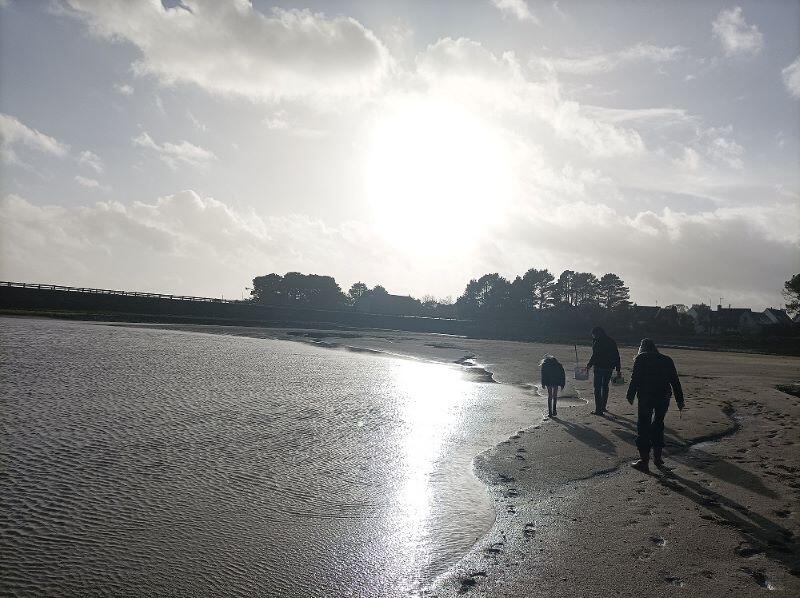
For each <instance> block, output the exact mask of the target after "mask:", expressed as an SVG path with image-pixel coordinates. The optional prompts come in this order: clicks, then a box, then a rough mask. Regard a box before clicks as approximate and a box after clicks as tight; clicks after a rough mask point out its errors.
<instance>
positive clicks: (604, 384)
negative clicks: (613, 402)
mask: <svg viewBox="0 0 800 598" xmlns="http://www.w3.org/2000/svg"><path fill="white" fill-rule="evenodd" d="M609 382H611V368H609V369H606V368H599V367H596V366H595V368H594V410H595V411H596V412H597V413H603V412H605V410H606V405H607V404H608V383H609Z"/></svg>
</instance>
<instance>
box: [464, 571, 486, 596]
mask: <svg viewBox="0 0 800 598" xmlns="http://www.w3.org/2000/svg"><path fill="white" fill-rule="evenodd" d="M481 577H486V571H478V572H477V573H470V574H469V576H467V577H465V578H463V579H462V580H461V588H459V590H458V591H459V593H461V594H464V593H466V592H468V591H469V590H470V588H474V587H475V586H476V585H477V583H478V578H481Z"/></svg>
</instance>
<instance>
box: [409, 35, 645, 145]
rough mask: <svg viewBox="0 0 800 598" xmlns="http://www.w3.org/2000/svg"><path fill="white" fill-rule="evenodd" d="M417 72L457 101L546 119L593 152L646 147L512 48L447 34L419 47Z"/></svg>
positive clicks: (556, 130)
mask: <svg viewBox="0 0 800 598" xmlns="http://www.w3.org/2000/svg"><path fill="white" fill-rule="evenodd" d="M417 74H418V76H419V77H421V78H422V79H423V80H424V82H425V83H426V85H427V86H428V89H429V93H432V94H444V95H446V96H447V98H448V99H450V100H454V101H456V102H457V103H458V104H470V103H479V104H480V109H481V111H482V112H484V113H485V112H487V111H488V112H489V113H497V112H503V111H504V112H507V113H508V114H509V115H511V116H513V117H514V118H516V119H533V120H536V121H538V122H541V123H544V124H545V125H546V126H547V127H548V128H549V129H550V131H551V132H552V133H555V135H556V137H557V138H558V139H560V140H563V141H568V142H570V143H572V144H577V145H578V146H581V147H583V148H584V149H585V150H588V152H589V153H590V154H591V155H592V156H594V157H598V158H607V157H612V156H620V155H636V154H640V153H641V152H642V151H644V149H645V148H644V143H643V141H642V139H641V137H640V136H639V134H638V133H637V132H636V131H635V130H633V129H629V128H623V127H618V126H616V125H614V124H611V123H607V122H604V121H602V120H599V119H597V118H592V117H591V116H590V115H588V114H587V112H586V109H585V107H583V106H581V104H579V103H578V102H575V101H568V100H564V99H563V98H562V97H561V91H560V87H559V85H558V82H557V81H556V80H555V78H553V77H552V76H548V75H546V76H544V77H542V78H541V79H539V80H531V79H529V78H528V77H527V76H526V73H525V72H524V71H523V68H522V65H520V63H519V61H518V60H517V58H516V56H515V55H514V53H513V52H506V53H504V54H502V55H501V56H496V55H495V54H493V53H492V52H489V51H488V50H486V48H484V47H483V46H482V45H481V44H480V43H478V42H475V41H473V40H469V39H466V38H459V39H456V40H454V39H451V38H444V39H440V40H439V41H437V42H436V43H435V44H432V45H430V46H428V48H427V49H426V50H425V51H424V52H422V53H420V55H419V56H418V57H417ZM516 124H519V123H516Z"/></svg>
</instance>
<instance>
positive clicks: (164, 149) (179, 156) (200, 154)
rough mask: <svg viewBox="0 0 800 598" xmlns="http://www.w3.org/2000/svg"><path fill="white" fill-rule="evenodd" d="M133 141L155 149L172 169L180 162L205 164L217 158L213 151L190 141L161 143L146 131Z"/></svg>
mask: <svg viewBox="0 0 800 598" xmlns="http://www.w3.org/2000/svg"><path fill="white" fill-rule="evenodd" d="M132 141H133V144H134V145H136V146H139V147H143V148H147V149H151V150H153V151H155V152H156V153H157V154H158V156H159V158H161V160H162V161H163V162H164V163H165V164H166V165H167V166H169V167H170V168H172V169H175V168H177V167H178V166H179V165H180V164H186V165H189V166H204V165H206V164H208V162H210V161H211V160H215V159H216V156H215V155H214V154H213V152H211V151H209V150H207V149H204V148H202V147H199V146H197V145H194V144H192V143H189V142H188V141H181V142H180V143H171V142H169V141H167V142H165V143H163V144H160V145H159V144H158V143H156V142H155V141H153V138H152V137H150V135H149V134H148V133H147V132H146V131H143V132H142V133H140V134H139V135H137V136H136V137H134V138H133V139H132Z"/></svg>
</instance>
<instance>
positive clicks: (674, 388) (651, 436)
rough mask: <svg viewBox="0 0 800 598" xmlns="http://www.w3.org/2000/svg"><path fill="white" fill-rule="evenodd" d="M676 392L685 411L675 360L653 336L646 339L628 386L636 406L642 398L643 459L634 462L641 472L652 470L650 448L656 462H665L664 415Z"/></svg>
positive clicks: (640, 446)
mask: <svg viewBox="0 0 800 598" xmlns="http://www.w3.org/2000/svg"><path fill="white" fill-rule="evenodd" d="M672 393H675V402H676V403H677V405H678V409H679V410H681V411H683V406H684V398H683V389H682V388H681V382H680V380H679V379H678V371H677V370H676V369H675V363H674V362H673V361H672V359H671V358H669V357H668V356H666V355H664V354H662V353H660V352H659V351H658V348H656V344H655V343H654V342H653V341H652V340H650V339H649V338H645V339H642V343H641V345H640V346H639V354H638V355H637V356H636V359H635V360H634V361H633V373H632V374H631V382H630V385H629V386H628V394H627V399H628V402H629V403H630V404H631V405H633V399H634V397H635V396H638V398H639V417H638V421H637V423H636V431H637V433H638V436H637V437H636V447H637V448H638V449H639V460H638V461H635V462H634V463H632V464H631V465H632V467H635V468H636V469H638V470H639V471H643V472H645V473H649V472H650V466H649V463H650V449H651V448H652V449H653V463H655V464H656V465H657V466H661V465H663V464H664V459H663V455H662V451H663V449H664V416H665V415H666V414H667V409H668V408H669V398H670V396H671V395H672Z"/></svg>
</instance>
